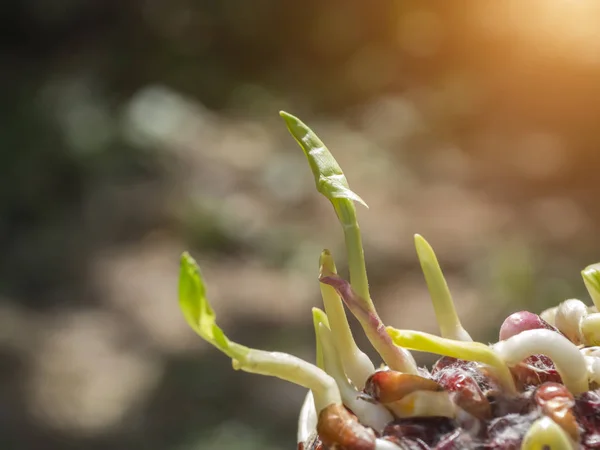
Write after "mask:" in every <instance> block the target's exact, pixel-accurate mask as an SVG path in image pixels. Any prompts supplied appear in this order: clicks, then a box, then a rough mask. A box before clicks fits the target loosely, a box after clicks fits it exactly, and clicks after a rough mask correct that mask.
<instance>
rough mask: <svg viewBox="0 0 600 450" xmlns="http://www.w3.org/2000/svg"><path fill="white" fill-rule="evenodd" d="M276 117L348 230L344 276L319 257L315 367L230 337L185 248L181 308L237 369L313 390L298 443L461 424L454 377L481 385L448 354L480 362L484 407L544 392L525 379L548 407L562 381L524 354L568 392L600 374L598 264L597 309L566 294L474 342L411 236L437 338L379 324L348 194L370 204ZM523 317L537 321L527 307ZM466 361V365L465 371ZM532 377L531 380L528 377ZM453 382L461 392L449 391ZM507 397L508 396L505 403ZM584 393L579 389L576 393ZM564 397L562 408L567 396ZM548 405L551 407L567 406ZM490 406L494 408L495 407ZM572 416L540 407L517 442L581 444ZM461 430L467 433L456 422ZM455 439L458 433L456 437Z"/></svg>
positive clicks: (305, 136) (594, 280)
mask: <svg viewBox="0 0 600 450" xmlns="http://www.w3.org/2000/svg"><path fill="white" fill-rule="evenodd" d="M280 114H281V117H283V119H284V120H285V123H286V125H287V128H288V130H289V131H290V133H291V134H292V136H293V137H294V138H295V140H296V141H297V142H298V144H299V145H300V147H301V148H302V149H303V151H304V154H305V156H306V158H307V160H308V162H309V165H310V168H311V170H312V172H313V175H314V178H315V183H316V186H317V190H318V191H319V192H320V193H321V194H323V195H324V196H325V197H326V198H327V199H328V200H329V201H330V202H331V204H332V206H333V208H334V211H335V213H336V215H337V217H338V220H339V222H340V223H341V225H342V229H343V232H344V239H345V245H346V252H347V258H348V267H349V272H350V280H349V281H347V280H345V279H344V278H342V277H341V276H340V275H338V273H337V269H336V265H335V262H334V259H333V256H332V255H331V253H330V252H329V251H328V250H324V251H323V252H322V253H321V255H320V258H319V282H320V292H321V296H322V300H323V305H324V311H323V310H321V309H319V308H316V307H315V308H313V309H312V316H313V326H314V331H315V337H316V365H313V364H310V363H308V362H306V361H303V360H302V359H299V358H297V357H295V356H292V355H288V354H285V353H280V352H269V351H263V350H256V349H252V348H248V347H245V346H243V345H240V344H238V343H236V342H233V341H231V340H230V339H229V338H228V337H227V336H226V335H225V333H224V332H223V330H222V329H221V328H220V327H219V326H218V325H217V322H216V314H215V312H214V310H213V308H212V307H211V305H210V303H209V301H208V299H207V295H206V288H205V285H204V281H203V279H202V275H201V273H200V270H199V268H198V265H197V264H196V262H195V261H194V259H193V258H192V257H191V256H190V255H189V254H188V253H184V254H183V255H182V257H181V266H180V277H179V305H180V308H181V310H182V312H183V315H184V317H185V320H186V321H187V323H188V324H189V325H190V327H191V328H192V329H193V330H194V331H195V332H196V333H197V334H199V335H200V337H202V338H203V339H204V340H206V341H207V342H209V343H210V344H212V345H213V346H215V347H216V348H217V349H219V350H220V351H221V352H223V353H224V354H225V355H227V356H229V357H230V358H231V360H232V365H233V367H234V369H236V370H244V371H246V372H250V373H256V374H262V375H268V376H274V377H278V378H281V379H284V380H287V381H290V382H292V383H295V384H298V385H300V386H303V387H305V388H307V389H309V392H308V394H307V396H306V398H305V401H304V403H303V406H302V409H301V412H300V415H299V423H298V442H299V443H300V444H301V445H300V446H299V447H300V448H305V447H304V445H305V443H308V444H306V445H307V446H308V447H306V448H316V447H315V444H318V443H319V442H320V443H321V444H323V445H325V446H328V448H329V447H331V448H333V447H336V448H337V447H340V448H341V447H343V448H348V449H358V448H364V449H369V450H397V449H399V448H400V447H399V446H398V445H396V444H395V443H394V442H392V441H391V440H389V439H388V438H389V436H394V434H393V432H391V433H390V434H389V435H388V434H387V433H389V429H390V427H388V425H389V424H390V423H392V422H393V421H394V420H400V419H403V418H424V417H448V418H452V419H455V421H456V423H457V424H458V427H463V426H464V423H463V422H462V421H464V420H467V422H469V421H470V420H471V419H472V417H471V415H472V414H475V413H472V412H470V409H469V408H468V406H469V404H468V401H471V400H472V399H469V398H468V389H467V391H466V392H467V398H466V400H465V399H464V398H463V399H462V400H460V398H459V397H460V396H461V395H463V394H465V392H462V391H460V390H461V389H463V387H464V386H463V387H460V386H461V383H462V382H463V381H465V380H466V379H467V378H464V379H463V378H460V377H462V376H465V377H470V378H469V379H470V382H474V383H476V382H477V381H476V380H475V378H474V377H471V376H470V375H466V374H465V373H464V367H463V369H455V368H454V366H453V364H454V363H457V364H463V362H464V361H465V360H466V361H473V362H476V363H478V365H476V366H478V367H479V369H483V370H481V371H480V373H479V376H482V377H484V378H485V377H491V379H492V380H495V382H492V383H491V384H490V385H489V386H492V388H491V389H487V388H486V391H487V392H486V393H485V394H483V395H485V398H483V400H484V401H485V404H486V405H487V406H488V407H489V405H490V404H491V403H492V401H493V400H494V398H495V399H496V400H497V401H498V404H500V403H502V402H503V401H504V400H506V399H508V400H510V401H513V400H515V398H516V399H517V400H527V401H529V399H530V398H531V397H530V395H531V394H532V393H533V395H534V396H536V395H541V394H540V390H532V389H531V387H532V386H545V388H544V389H545V390H542V391H541V392H542V394H543V395H550V398H549V399H548V398H543V395H542V396H540V397H539V398H538V401H544V402H548V404H549V403H550V402H552V401H554V400H555V399H553V398H551V395H552V392H553V389H554V390H555V389H556V388H557V386H554V385H556V383H554V382H546V381H544V380H542V378H541V376H540V375H539V374H540V373H542V372H544V371H543V370H542V369H539V368H538V367H532V366H533V365H528V364H529V363H528V362H527V361H526V360H527V358H529V357H530V356H533V355H545V356H546V357H548V358H549V359H550V360H551V363H552V367H553V368H555V369H556V371H557V372H558V374H559V375H560V378H561V380H562V383H563V384H564V387H563V388H562V389H563V390H565V389H564V388H565V387H566V388H567V389H568V390H569V395H571V396H573V397H574V396H577V395H580V394H582V393H584V392H586V391H588V390H589V389H590V388H592V389H594V388H595V387H596V386H595V385H596V384H598V383H600V331H599V330H600V313H599V312H598V307H599V306H600V263H598V264H594V265H591V266H589V267H587V268H586V269H585V270H583V271H582V276H583V280H584V282H585V285H586V287H587V289H588V291H589V293H590V296H591V297H592V299H593V301H594V304H595V306H593V307H588V306H586V305H585V304H584V303H583V302H581V301H579V300H575V299H571V300H566V301H564V302H563V303H561V305H559V306H558V307H554V308H551V309H548V310H546V311H544V312H543V313H542V314H541V317H542V318H543V319H544V320H546V321H547V322H548V323H550V324H551V325H553V326H555V327H556V328H557V329H547V328H550V327H548V326H547V324H545V323H543V322H542V321H540V320H534V321H533V322H535V323H536V324H537V326H539V327H538V328H535V329H528V328H526V327H524V326H522V325H523V324H520V325H519V326H517V327H516V328H515V333H516V334H512V331H511V333H504V331H503V330H504V329H501V331H500V338H501V340H500V342H498V343H496V344H490V345H485V344H483V343H479V342H473V340H472V339H471V336H470V335H469V333H467V331H466V330H465V329H464V328H463V326H462V324H461V323H460V319H459V317H458V314H457V312H456V308H455V305H454V301H453V299H452V295H451V294H450V290H449V288H448V284H447V282H446V280H445V278H444V274H443V272H442V270H441V267H440V264H439V262H438V259H437V257H436V255H435V253H434V251H433V249H432V247H431V246H430V245H429V243H428V242H427V241H426V240H425V239H424V238H423V237H421V236H420V235H415V237H414V239H415V247H416V251H417V255H418V258H419V262H420V265H421V268H422V270H423V274H424V277H425V281H426V283H427V288H428V290H429V293H430V296H431V299H432V303H433V308H434V312H435V316H436V319H437V322H438V325H439V329H440V334H441V336H435V335H432V334H428V333H421V332H418V331H412V330H399V329H396V328H393V327H385V326H384V324H383V322H382V320H381V318H380V317H379V315H378V314H377V311H376V310H375V307H374V305H373V301H372V299H371V297H370V293H369V284H368V279H367V272H366V268H365V259H364V252H363V246H362V237H361V233H360V228H359V225H358V221H357V212H356V208H355V205H354V202H358V203H361V204H362V205H364V206H366V204H365V202H364V201H363V200H362V199H361V198H360V197H359V196H358V195H357V194H356V193H354V192H353V191H352V190H350V187H349V185H348V181H347V180H346V177H345V176H344V173H343V172H342V170H341V168H340V166H339V165H338V163H337V162H336V160H335V159H334V158H333V156H332V155H331V153H330V152H329V150H327V148H326V147H325V145H324V144H323V142H322V141H321V140H320V139H319V138H318V137H317V136H316V134H315V133H314V132H313V131H312V130H311V129H310V128H308V127H307V126H306V125H305V124H304V123H303V122H301V121H300V120H299V119H297V118H296V117H294V116H292V115H290V114H287V113H285V112H281V113H280ZM344 305H345V306H346V307H347V308H348V309H349V310H350V312H351V313H352V314H353V315H354V316H355V317H356V319H357V320H358V321H359V323H360V324H361V326H362V328H363V330H364V332H365V334H366V336H367V338H368V339H369V341H370V342H371V344H372V345H373V347H374V348H375V349H376V350H377V352H378V353H379V355H380V356H381V358H382V359H383V361H384V362H385V363H386V365H387V366H388V367H382V368H381V369H380V370H377V371H376V369H375V366H374V364H373V362H372V361H371V360H370V359H369V357H368V356H367V355H366V354H365V353H364V352H362V351H361V350H360V349H359V348H358V346H357V345H356V342H355V340H354V338H353V336H352V332H351V330H350V325H349V323H348V318H347V316H346V314H345V309H344ZM522 313H523V312H522ZM519 314H521V313H516V315H518V316H519V317H523V316H522V314H521V315H519ZM527 314H529V316H532V317H533V318H534V319H539V318H538V317H537V316H535V315H534V314H533V313H530V312H527ZM510 323H512V322H510ZM519 327H520V328H519ZM557 331H560V332H557ZM561 332H562V334H561ZM509 336H510V337H509ZM505 337H506V339H504V338H505ZM593 346H597V347H593ZM409 350H415V351H421V352H428V353H436V354H439V355H444V356H448V357H452V358H456V359H457V360H462V361H461V362H459V361H455V362H453V363H451V364H450V365H448V366H445V365H444V363H442V365H441V366H436V367H438V369H439V370H446V367H448V370H449V371H454V370H459V372H450V373H451V374H452V376H453V377H454V376H455V375H458V376H459V378H460V380H459V381H458V382H456V381H455V379H454V378H453V380H454V381H452V383H454V384H452V385H450V386H447V385H444V384H442V382H440V381H439V380H436V375H435V374H434V372H427V370H426V369H417V365H416V363H415V360H414V358H413V356H412V354H411V353H410V352H409ZM524 363H525V364H524ZM472 366H473V365H470V366H469V367H470V368H469V369H468V370H469V371H470V370H471V369H472ZM524 366H527V370H531V371H532V372H533V373H534V374H533V375H531V373H525V375H523V372H522V371H521V369H523V367H524ZM440 367H441V369H440ZM538 369H539V370H538ZM460 370H462V371H463V373H461V372H460ZM546 373H547V372H546ZM536 377H538V379H537V380H534V381H533V382H532V381H530V380H531V379H532V378H536ZM415 380H420V381H419V382H415ZM461 380H462V381H461ZM538 382H539V383H538ZM457 383H458V384H457ZM496 383H497V384H496ZM536 383H537V384H536ZM590 383H591V386H594V387H591V386H590ZM429 384H433V385H434V387H435V388H434V389H432V388H430V387H428V385H429ZM494 386H495V387H494ZM454 389H459V391H453V390H454ZM482 389H483V388H482ZM386 392H387V393H388V394H389V393H390V392H392V393H396V394H397V393H399V392H401V393H402V395H396V396H395V397H393V398H392V397H390V396H389V395H387V397H386V396H385V395H383V394H385V393H386ZM519 396H520V397H519ZM528 396H529V397H528ZM502 397H504V400H501V398H502ZM386 398H387V400H385V399H386ZM569 398H571V399H572V397H569ZM582 398H583V396H582V397H580V399H579V400H581V399H582ZM457 399H458V400H457ZM579 400H578V401H579ZM461 401H467V403H466V404H465V403H461ZM461 405H462V406H461ZM559 406H561V407H562V404H559ZM463 408H465V409H463ZM543 408H544V406H543V405H542V409H541V410H539V409H538V410H535V411H533V412H531V413H529V414H530V415H529V416H528V417H527V421H525V422H524V424H528V423H530V421H531V420H533V419H534V418H537V417H539V415H540V414H547V412H545V410H544V409H543ZM555 410H556V411H557V414H558V413H559V412H560V411H562V410H560V411H559V410H558V409H556V408H555ZM501 411H502V408H499V414H500V416H501V415H502V414H503V413H502V412H501ZM488 414H489V415H492V411H489V412H488ZM493 414H496V413H495V412H494V413H493ZM569 414H572V415H571V416H569V417H570V418H571V419H573V418H574V419H573V420H572V421H571V422H569V423H567V422H565V424H566V425H565V429H563V428H562V427H561V426H560V424H559V423H556V422H554V421H553V420H552V418H550V417H545V416H543V417H542V418H540V419H539V420H536V421H535V422H534V423H533V425H532V426H531V427H530V428H529V429H528V431H527V433H526V435H525V436H524V438H523V440H522V443H521V448H522V450H536V449H539V450H573V449H575V448H577V444H576V443H575V442H574V441H572V440H571V438H573V439H575V440H579V439H580V436H581V435H582V434H581V435H580V432H581V433H584V431H583V430H581V431H580V430H579V428H577V429H576V430H575V428H573V429H574V430H575V432H570V436H571V437H569V433H567V431H565V430H568V427H569V426H571V425H573V424H574V426H579V427H581V426H582V425H581V423H577V422H576V420H575V419H577V417H576V410H572V411H570V412H569ZM475 415H476V414H475ZM552 417H554V418H555V419H556V420H557V422H560V420H561V419H560V416H559V415H553V416H552ZM557 417H558V419H557ZM492 419H495V417H494V418H492ZM485 420H487V416H486V418H485ZM490 423H492V424H493V422H486V423H484V421H483V419H482V425H484V426H488V425H489V424H490ZM492 426H493V425H492ZM392 428H393V427H392ZM427 431H428V432H429V431H430V430H429V429H427ZM432 431H433V432H435V430H432ZM438 431H439V430H438ZM460 431H461V433H462V431H463V430H460ZM467 431H468V432H470V431H472V430H467ZM510 431H515V432H517V433H520V434H519V436H517V437H520V436H522V435H523V433H524V429H522V431H519V430H510ZM453 436H455V434H454V433H453V434H452V436H450V437H451V438H452V439H454V437H453ZM460 438H461V439H462V435H461V437H460ZM471 438H473V435H471V437H468V436H467V439H471ZM442 439H444V440H445V439H446V438H442ZM476 439H478V438H477V437H476ZM311 442H312V444H311ZM452 445H455V443H452ZM458 445H461V444H458ZM436 448H437V447H436ZM453 448H454V447H453Z"/></svg>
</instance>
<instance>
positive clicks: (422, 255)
mask: <svg viewBox="0 0 600 450" xmlns="http://www.w3.org/2000/svg"><path fill="white" fill-rule="evenodd" d="M415 247H416V248H417V255H418V257H419V261H420V263H421V268H422V269H423V274H424V275H425V282H426V283H427V287H428V289H429V295H431V300H432V302H433V309H434V311H435V316H436V318H437V321H438V324H439V327H440V333H441V335H442V337H445V338H448V339H456V340H458V341H472V340H473V339H471V336H469V333H467V331H466V330H465V329H464V328H463V326H462V325H461V323H460V319H459V318H458V314H456V308H455V307H454V302H453V301H452V295H451V294H450V290H449V289H448V284H447V283H446V279H445V278H444V274H443V272H442V269H441V267H440V264H439V263H438V260H437V257H436V256H435V253H434V251H433V248H431V245H429V243H428V242H427V241H426V240H425V239H424V238H423V237H422V236H420V235H418V234H415Z"/></svg>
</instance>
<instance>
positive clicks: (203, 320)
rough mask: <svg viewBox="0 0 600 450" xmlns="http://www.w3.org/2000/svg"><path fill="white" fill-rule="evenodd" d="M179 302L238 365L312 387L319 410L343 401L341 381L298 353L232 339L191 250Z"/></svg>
mask: <svg viewBox="0 0 600 450" xmlns="http://www.w3.org/2000/svg"><path fill="white" fill-rule="evenodd" d="M179 306H180V308H181V310H182V311H183V315H184V317H185V319H186V321H187V322H188V324H189V325H190V327H191V328H192V329H193V330H194V331H195V332H196V333H198V334H199V335H200V337H202V338H203V339H204V340H205V341H207V342H209V343H211V344H212V345H214V346H215V347H216V348H218V349H219V350H221V351H222V352H223V353H225V354H226V355H227V356H229V357H230V358H231V359H232V363H233V368H234V369H236V370H244V371H246V372H250V373H256V374H260V375H269V376H274V377H278V378H281V379H283V380H286V381H290V382H292V383H295V384H298V385H300V386H303V387H305V388H307V389H310V390H311V391H312V393H313V396H314V400H315V408H316V410H317V411H322V410H323V409H325V408H326V407H327V406H329V405H331V404H341V403H342V400H341V396H340V391H339V389H338V386H337V383H336V382H335V380H334V379H333V378H332V377H331V376H329V375H327V373H325V372H324V371H323V370H322V369H319V368H318V367H316V366H314V365H312V364H309V363H307V362H306V361H303V360H302V359H300V358H297V357H295V356H291V355H288V354H285V353H279V352H267V351H263V350H255V349H251V348H248V347H245V346H243V345H240V344H237V343H235V342H232V341H230V340H229V339H228V338H227V336H225V333H223V331H222V330H221V328H219V326H218V325H217V323H216V314H215V312H214V311H213V309H212V307H211V306H210V304H209V302H208V299H207V297H206V288H205V285H204V281H203V280H202V276H201V274H200V270H199V268H198V265H197V264H196V261H194V259H193V258H192V257H191V256H190V255H189V254H188V253H184V254H183V255H182V256H181V270H180V273H179Z"/></svg>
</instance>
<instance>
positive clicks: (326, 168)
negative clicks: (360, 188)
mask: <svg viewBox="0 0 600 450" xmlns="http://www.w3.org/2000/svg"><path fill="white" fill-rule="evenodd" d="M279 115H280V116H281V117H282V118H283V120H285V124H286V126H287V128H288V130H289V132H290V134H291V135H292V136H293V137H294V139H295V140H296V142H298V144H299V145H300V147H302V150H304V154H305V155H306V158H307V159H308V163H309V165H310V169H311V171H312V173H313V176H314V177H315V183H316V185H317V190H318V191H319V192H320V193H321V194H323V195H324V196H325V197H327V198H328V199H329V200H332V199H340V198H345V199H348V200H353V201H356V202H358V203H360V204H361V205H364V206H367V204H366V203H365V201H364V200H363V199H362V198H360V197H359V196H358V194H356V193H354V192H352V191H351V190H350V187H349V186H348V181H347V180H346V176H345V175H344V172H342V168H341V167H340V165H339V164H338V163H337V161H336V160H335V158H334V157H333V155H332V154H331V152H330V151H329V150H328V149H327V147H325V144H324V143H323V141H321V139H319V137H318V136H317V135H316V134H315V133H314V132H313V131H312V130H311V129H310V128H309V127H307V126H306V125H305V124H304V122H302V121H301V120H300V119H298V118H297V117H295V116H292V115H291V114H288V113H286V112H284V111H281V112H280V113H279Z"/></svg>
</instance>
